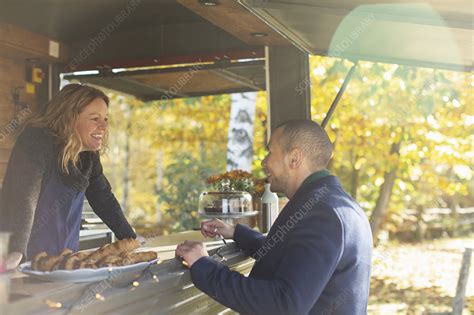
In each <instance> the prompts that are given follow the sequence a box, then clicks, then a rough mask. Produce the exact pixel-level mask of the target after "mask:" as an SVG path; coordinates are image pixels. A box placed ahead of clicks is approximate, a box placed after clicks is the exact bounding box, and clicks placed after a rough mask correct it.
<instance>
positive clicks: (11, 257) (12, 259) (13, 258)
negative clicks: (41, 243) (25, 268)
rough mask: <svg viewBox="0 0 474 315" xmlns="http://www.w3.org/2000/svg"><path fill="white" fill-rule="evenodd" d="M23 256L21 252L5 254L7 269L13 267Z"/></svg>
mask: <svg viewBox="0 0 474 315" xmlns="http://www.w3.org/2000/svg"><path fill="white" fill-rule="evenodd" d="M22 258H23V254H22V253H20V252H12V253H10V254H8V255H7V261H6V264H7V270H11V269H15V268H16V267H17V266H18V264H19V263H20V261H21V259H22Z"/></svg>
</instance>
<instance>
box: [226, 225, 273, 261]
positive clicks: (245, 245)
mask: <svg viewBox="0 0 474 315" xmlns="http://www.w3.org/2000/svg"><path fill="white" fill-rule="evenodd" d="M265 238H266V237H265V235H263V234H262V233H260V232H257V231H255V230H253V229H251V228H249V227H248V226H246V225H242V224H237V225H236V226H235V232H234V237H233V240H234V241H235V244H236V245H237V247H239V248H241V249H243V250H245V251H246V252H247V254H248V255H249V256H253V255H254V254H255V252H256V251H257V250H259V248H260V247H262V245H263V242H264V241H265Z"/></svg>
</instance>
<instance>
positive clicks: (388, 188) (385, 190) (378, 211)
mask: <svg viewBox="0 0 474 315" xmlns="http://www.w3.org/2000/svg"><path fill="white" fill-rule="evenodd" d="M400 144H401V140H400V141H398V142H396V143H393V144H392V147H391V149H390V155H393V154H397V155H398V154H399V152H400ZM397 166H398V165H395V166H393V167H392V169H391V170H390V171H388V172H385V175H384V182H383V184H382V186H381V187H380V193H379V197H378V199H377V203H376V204H375V208H374V210H373V211H372V215H371V216H370V227H371V229H372V238H373V240H374V244H375V243H376V241H377V236H378V233H379V232H380V228H381V226H382V224H383V221H384V219H385V218H386V216H387V210H388V204H389V202H390V196H391V195H392V189H393V185H394V183H395V179H396V178H397V168H398V167H397Z"/></svg>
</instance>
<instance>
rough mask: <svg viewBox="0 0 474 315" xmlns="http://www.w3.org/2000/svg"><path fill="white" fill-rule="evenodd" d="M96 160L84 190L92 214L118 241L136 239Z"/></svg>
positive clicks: (98, 161) (100, 165)
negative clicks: (99, 219) (105, 225)
mask: <svg viewBox="0 0 474 315" xmlns="http://www.w3.org/2000/svg"><path fill="white" fill-rule="evenodd" d="M96 159H97V160H95V165H94V168H93V170H92V174H91V177H90V179H89V186H88V187H87V190H86V197H87V200H88V201H89V203H90V205H91V207H92V209H93V210H94V212H95V213H96V214H97V215H98V216H99V218H101V219H102V221H104V223H105V224H107V226H108V227H109V228H110V229H111V230H112V231H113V232H114V234H115V236H117V238H118V239H124V238H130V237H131V238H136V237H137V235H136V234H135V232H134V231H133V229H132V227H131V226H130V224H129V223H128V221H127V219H126V218H125V216H124V214H123V211H122V208H121V207H120V204H119V203H118V201H117V198H115V195H114V194H113V193H112V188H111V186H110V183H109V181H108V180H107V178H106V177H105V176H104V174H103V170H102V164H101V163H100V160H99V158H98V157H97V158H96Z"/></svg>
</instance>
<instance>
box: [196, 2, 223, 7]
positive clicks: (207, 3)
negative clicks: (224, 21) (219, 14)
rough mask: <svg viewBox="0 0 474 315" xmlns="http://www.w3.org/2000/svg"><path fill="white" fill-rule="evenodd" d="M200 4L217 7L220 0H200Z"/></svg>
mask: <svg viewBox="0 0 474 315" xmlns="http://www.w3.org/2000/svg"><path fill="white" fill-rule="evenodd" d="M198 1H199V3H200V4H202V5H205V6H208V7H215V6H216V5H219V1H217V0H198Z"/></svg>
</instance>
